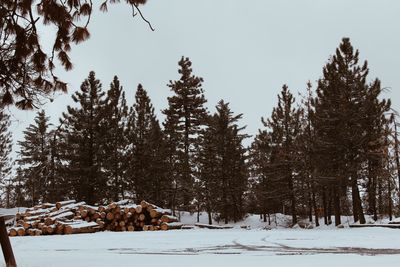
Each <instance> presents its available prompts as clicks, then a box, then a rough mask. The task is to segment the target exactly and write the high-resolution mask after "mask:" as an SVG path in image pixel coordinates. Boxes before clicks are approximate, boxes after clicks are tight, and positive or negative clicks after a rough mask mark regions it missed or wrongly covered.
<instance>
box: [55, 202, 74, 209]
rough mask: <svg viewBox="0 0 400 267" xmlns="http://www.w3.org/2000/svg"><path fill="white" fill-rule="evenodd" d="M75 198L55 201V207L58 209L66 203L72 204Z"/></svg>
mask: <svg viewBox="0 0 400 267" xmlns="http://www.w3.org/2000/svg"><path fill="white" fill-rule="evenodd" d="M75 202H76V201H75V200H64V201H60V202H57V203H56V208H57V209H60V208H61V207H62V206H66V205H68V204H73V203H75Z"/></svg>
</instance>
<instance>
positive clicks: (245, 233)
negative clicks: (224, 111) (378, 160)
mask: <svg viewBox="0 0 400 267" xmlns="http://www.w3.org/2000/svg"><path fill="white" fill-rule="evenodd" d="M11 242H12V245H13V248H14V253H15V256H16V259H17V263H18V266H19V267H24V266H25V267H45V266H96V267H103V266H104V267H106V266H107V267H108V266H174V267H177V266H191V267H192V266H201V267H205V266H207V267H210V266H230V267H232V266H240V267H244V266H266V265H268V266H280V267H281V266H296V267H297V266H308V267H310V266H317V265H318V266H321V265H322V266H324V267H328V266H335V267H337V266H363V267H365V266H375V267H376V266H397V264H398V263H399V262H400V230H399V229H385V228H368V229H367V228H362V229H350V228H344V229H312V230H305V229H273V230H262V229H257V230H245V229H237V228H235V229H229V230H208V229H195V230H175V231H166V232H124V233H122V232H101V233H95V234H81V235H69V236H57V235H55V236H39V237H35V236H33V237H31V236H26V237H14V238H11ZM3 265H4V263H3Z"/></svg>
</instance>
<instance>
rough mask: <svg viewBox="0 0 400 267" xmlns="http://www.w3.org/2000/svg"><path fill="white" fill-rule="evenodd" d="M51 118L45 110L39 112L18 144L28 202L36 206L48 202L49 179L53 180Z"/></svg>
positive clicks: (19, 161) (21, 171)
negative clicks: (50, 142) (50, 143)
mask: <svg viewBox="0 0 400 267" xmlns="http://www.w3.org/2000/svg"><path fill="white" fill-rule="evenodd" d="M48 121H49V117H47V116H46V114H45V112H44V110H42V111H40V112H38V114H37V116H36V118H35V123H34V124H30V125H29V126H28V128H27V129H26V130H25V131H24V139H23V140H22V141H20V142H18V145H19V146H20V151H19V158H18V160H17V162H18V165H19V166H20V173H19V175H21V178H22V179H23V188H24V191H25V192H26V194H27V202H28V203H30V205H36V204H38V203H39V202H43V201H48V196H49V191H48V189H49V187H48V186H49V179H50V178H51V177H50V175H51V172H50V170H51V162H50V147H49V141H50V135H49V123H48Z"/></svg>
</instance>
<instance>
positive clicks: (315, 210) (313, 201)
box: [311, 186, 319, 227]
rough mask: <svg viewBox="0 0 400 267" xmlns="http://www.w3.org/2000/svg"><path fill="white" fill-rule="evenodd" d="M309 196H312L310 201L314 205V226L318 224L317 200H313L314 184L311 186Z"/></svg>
mask: <svg viewBox="0 0 400 267" xmlns="http://www.w3.org/2000/svg"><path fill="white" fill-rule="evenodd" d="M311 190H312V191H311V198H312V203H313V207H314V216H315V226H316V227H318V226H319V218H318V207H317V201H316V200H315V192H314V186H311Z"/></svg>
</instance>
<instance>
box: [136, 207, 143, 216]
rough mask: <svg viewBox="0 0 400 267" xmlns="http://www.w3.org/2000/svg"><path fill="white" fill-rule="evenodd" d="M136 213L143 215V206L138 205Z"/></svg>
mask: <svg viewBox="0 0 400 267" xmlns="http://www.w3.org/2000/svg"><path fill="white" fill-rule="evenodd" d="M135 211H136V213H138V214H139V213H142V211H143V207H142V206H141V205H137V206H136V208H135Z"/></svg>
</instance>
